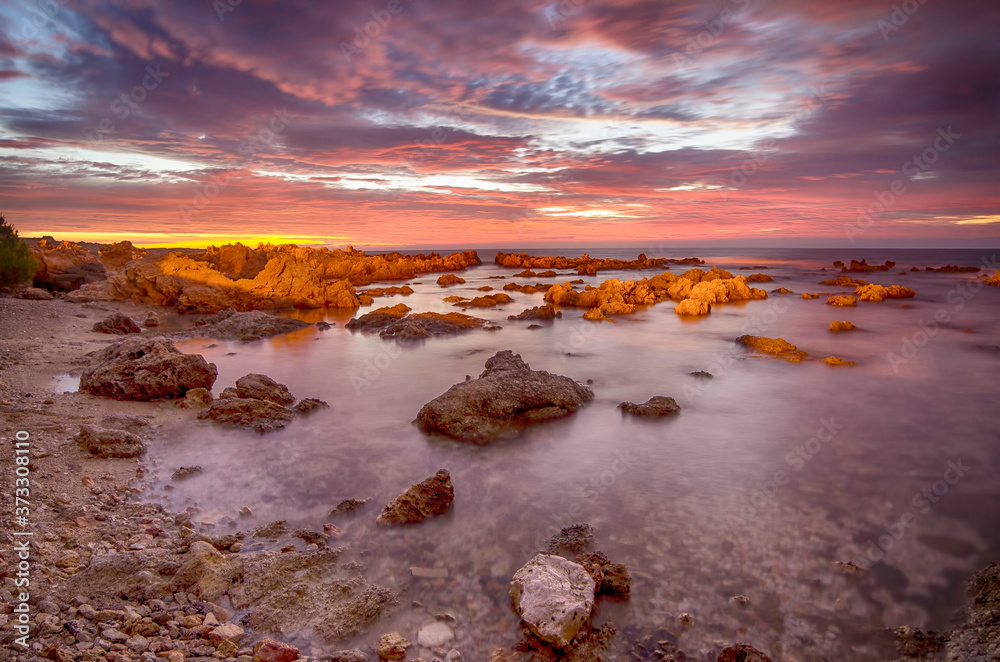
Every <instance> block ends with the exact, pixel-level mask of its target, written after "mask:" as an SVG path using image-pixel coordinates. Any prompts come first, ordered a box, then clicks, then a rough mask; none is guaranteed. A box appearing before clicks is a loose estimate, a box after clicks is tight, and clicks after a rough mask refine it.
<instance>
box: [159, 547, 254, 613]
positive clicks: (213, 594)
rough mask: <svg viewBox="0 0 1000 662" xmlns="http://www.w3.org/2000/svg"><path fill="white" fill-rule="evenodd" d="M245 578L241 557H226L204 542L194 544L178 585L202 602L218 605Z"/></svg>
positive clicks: (180, 571) (176, 579)
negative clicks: (234, 585) (235, 583)
mask: <svg viewBox="0 0 1000 662" xmlns="http://www.w3.org/2000/svg"><path fill="white" fill-rule="evenodd" d="M242 575H243V565H242V563H241V561H240V559H239V558H238V557H233V556H230V555H224V554H222V553H221V552H220V551H218V550H217V549H215V547H213V546H212V545H210V544H209V543H207V542H204V541H202V540H196V541H195V542H193V543H191V545H190V547H189V548H188V553H187V555H186V556H185V557H184V560H183V562H182V563H181V566H180V567H179V568H178V569H177V574H176V575H175V576H174V583H175V584H176V585H177V586H178V587H179V588H183V589H185V590H186V591H187V592H188V593H191V594H193V595H196V596H198V597H199V598H201V599H202V600H209V601H211V602H215V601H217V600H218V599H219V598H221V597H222V596H223V595H225V594H226V593H227V592H228V591H229V589H230V587H231V586H232V584H233V582H234V581H239V578H240V577H241V576H242Z"/></svg>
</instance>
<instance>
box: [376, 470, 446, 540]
mask: <svg viewBox="0 0 1000 662" xmlns="http://www.w3.org/2000/svg"><path fill="white" fill-rule="evenodd" d="M454 500H455V488H454V487H453V486H452V484H451V476H450V475H449V474H448V472H447V471H445V470H444V469H441V470H440V471H438V472H437V473H436V474H434V475H433V476H431V477H430V478H428V479H426V480H424V481H422V482H420V483H417V484H416V485H414V486H413V487H411V488H410V489H408V490H406V492H404V493H402V494H400V495H399V496H398V497H396V498H395V499H393V500H392V501H391V502H389V504H388V505H386V507H385V508H384V509H383V510H382V513H381V514H380V515H379V516H378V519H377V520H376V521H377V522H378V523H379V524H382V525H385V526H388V525H391V524H415V523H417V522H422V521H424V520H425V519H427V518H428V517H433V516H435V515H443V514H444V513H446V512H448V508H450V507H451V502H452V501H454Z"/></svg>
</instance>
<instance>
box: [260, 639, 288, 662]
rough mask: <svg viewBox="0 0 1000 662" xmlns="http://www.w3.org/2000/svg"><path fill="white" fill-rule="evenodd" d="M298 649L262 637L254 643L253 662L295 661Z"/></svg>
mask: <svg viewBox="0 0 1000 662" xmlns="http://www.w3.org/2000/svg"><path fill="white" fill-rule="evenodd" d="M297 659H299V649H298V648H296V647H295V646H292V645H291V644H285V643H282V642H280V641H275V640H274V639H268V638H266V637H265V638H264V639H261V640H260V641H258V642H257V643H256V644H254V647H253V662H295V660H297Z"/></svg>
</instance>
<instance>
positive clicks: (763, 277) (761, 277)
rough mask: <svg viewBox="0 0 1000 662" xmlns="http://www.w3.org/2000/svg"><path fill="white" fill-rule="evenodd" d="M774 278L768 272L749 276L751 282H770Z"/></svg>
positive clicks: (748, 279)
mask: <svg viewBox="0 0 1000 662" xmlns="http://www.w3.org/2000/svg"><path fill="white" fill-rule="evenodd" d="M772 280H774V279H773V278H771V277H770V276H769V275H767V274H750V276H749V277H748V278H747V282H750V283H770V282H771V281H772Z"/></svg>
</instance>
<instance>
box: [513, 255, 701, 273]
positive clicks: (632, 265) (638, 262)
mask: <svg viewBox="0 0 1000 662" xmlns="http://www.w3.org/2000/svg"><path fill="white" fill-rule="evenodd" d="M494 262H495V263H496V264H499V265H500V266H501V267H511V268H522V269H549V270H551V269H576V272H577V273H579V274H585V275H589V276H594V275H596V274H597V272H598V271H607V270H609V269H662V268H663V267H665V266H666V265H668V264H690V265H697V264H704V263H705V262H704V260H699V259H698V258H696V257H689V258H684V259H680V260H677V259H667V258H662V257H657V258H652V259H650V258H647V257H646V255H645V254H643V253H640V254H639V256H638V257H637V258H636V259H634V260H616V259H614V258H593V257H590V256H589V255H587V254H586V253H584V254H583V255H581V256H580V257H563V256H561V255H560V256H556V257H553V256H548V255H528V254H527V253H521V254H519V255H515V254H514V253H503V252H497V255H496V258H495V259H494Z"/></svg>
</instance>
